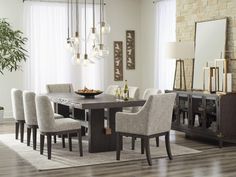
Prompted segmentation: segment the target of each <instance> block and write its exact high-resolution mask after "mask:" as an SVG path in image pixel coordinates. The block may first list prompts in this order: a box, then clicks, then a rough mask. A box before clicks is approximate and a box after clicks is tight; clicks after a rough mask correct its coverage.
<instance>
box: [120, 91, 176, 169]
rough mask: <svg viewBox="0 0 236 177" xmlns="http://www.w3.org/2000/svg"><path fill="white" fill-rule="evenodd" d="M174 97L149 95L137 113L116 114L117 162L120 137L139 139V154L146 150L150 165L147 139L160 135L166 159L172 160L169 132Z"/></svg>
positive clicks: (171, 94) (174, 95)
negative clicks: (163, 137) (163, 141)
mask: <svg viewBox="0 0 236 177" xmlns="http://www.w3.org/2000/svg"><path fill="white" fill-rule="evenodd" d="M175 97H176V94H175V93H168V94H159V95H151V96H150V97H149V98H148V100H147V101H146V103H145V105H144V106H143V107H142V108H141V109H140V110H139V111H138V112H137V113H124V112H118V113H116V132H117V154H116V158H117V160H119V159H120V149H121V145H122V136H131V137H135V138H141V144H142V147H141V152H142V153H144V149H145V150H146V156H147V160H148V164H149V165H152V161H151V155H150V146H149V139H150V138H153V137H159V136H162V135H165V143H166V150H167V154H168V157H169V159H172V155H171V150H170V143H169V132H170V129H171V122H172V112H173V106H174V102H175ZM144 146H145V147H144Z"/></svg>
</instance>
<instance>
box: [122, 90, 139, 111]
mask: <svg viewBox="0 0 236 177" xmlns="http://www.w3.org/2000/svg"><path fill="white" fill-rule="evenodd" d="M129 98H133V99H139V88H138V87H133V86H130V87H129ZM123 112H130V113H132V112H137V107H124V108H123Z"/></svg>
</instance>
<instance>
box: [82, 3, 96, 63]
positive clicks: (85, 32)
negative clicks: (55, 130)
mask: <svg viewBox="0 0 236 177" xmlns="http://www.w3.org/2000/svg"><path fill="white" fill-rule="evenodd" d="M84 39H85V41H84V65H87V64H88V63H91V64H93V63H94V62H93V61H92V60H91V59H89V58H88V53H87V47H88V46H87V0H85V1H84Z"/></svg>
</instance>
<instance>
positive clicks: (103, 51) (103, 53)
mask: <svg viewBox="0 0 236 177" xmlns="http://www.w3.org/2000/svg"><path fill="white" fill-rule="evenodd" d="M108 55H109V50H108V49H107V47H105V46H104V44H98V56H99V57H105V56H108Z"/></svg>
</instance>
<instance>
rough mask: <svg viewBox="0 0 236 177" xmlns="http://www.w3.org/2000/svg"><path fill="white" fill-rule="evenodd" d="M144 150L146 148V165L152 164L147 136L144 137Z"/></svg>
mask: <svg viewBox="0 0 236 177" xmlns="http://www.w3.org/2000/svg"><path fill="white" fill-rule="evenodd" d="M144 144H145V150H146V157H147V161H148V165H150V166H152V159H151V154H150V144H149V137H145V138H144Z"/></svg>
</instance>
